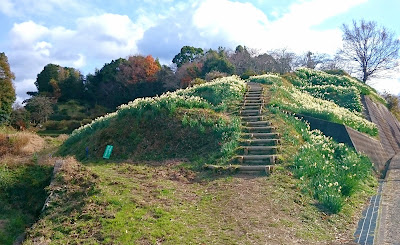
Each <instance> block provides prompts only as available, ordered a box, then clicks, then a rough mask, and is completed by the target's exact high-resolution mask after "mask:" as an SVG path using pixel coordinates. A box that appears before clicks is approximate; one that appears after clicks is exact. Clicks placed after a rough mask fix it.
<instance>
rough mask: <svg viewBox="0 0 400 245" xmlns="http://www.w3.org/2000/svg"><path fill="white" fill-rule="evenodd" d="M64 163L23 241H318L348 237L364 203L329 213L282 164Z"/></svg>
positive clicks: (123, 242) (250, 242) (216, 242)
mask: <svg viewBox="0 0 400 245" xmlns="http://www.w3.org/2000/svg"><path fill="white" fill-rule="evenodd" d="M67 162H68V164H66V165H64V167H63V169H62V172H61V173H60V175H59V176H58V178H57V183H56V185H55V186H53V187H52V188H53V190H55V191H56V195H54V198H53V199H52V201H51V202H50V204H51V205H50V206H49V208H48V209H47V210H46V211H45V213H44V214H43V216H42V217H41V219H40V220H39V222H38V223H37V224H36V225H35V226H34V227H33V228H32V229H30V230H29V231H28V234H27V241H25V243H24V244H33V243H34V241H47V242H48V243H51V244H68V243H85V244H159V243H163V244H255V243H263V244H265V243H268V244H292V243H294V242H296V243H299V244H321V243H324V242H329V241H333V240H335V237H336V236H340V237H342V238H344V239H347V241H350V240H351V239H352V234H351V231H350V232H349V230H348V227H349V226H352V225H353V224H355V220H354V215H355V213H354V210H355V209H357V208H359V207H360V205H361V204H362V202H360V201H355V200H354V199H353V197H350V199H351V201H349V202H348V203H346V205H345V206H344V208H343V210H347V211H346V213H343V212H342V213H339V214H333V215H328V216H327V215H326V214H324V213H322V212H320V210H319V209H318V207H317V205H315V202H314V200H313V199H312V198H310V197H309V196H308V195H307V194H304V193H303V192H301V181H300V180H298V179H295V178H293V177H292V176H291V173H290V172H289V171H287V170H285V169H284V168H278V169H277V170H276V172H275V173H274V174H273V175H271V176H270V177H268V178H266V177H257V178H242V177H240V176H235V175H234V176H229V175H214V174H212V173H210V172H202V171H200V172H194V171H192V170H189V169H187V168H186V167H184V166H185V165H187V163H182V162H179V161H169V162H165V163H159V164H158V165H149V164H127V163H109V164H99V163H96V164H89V163H88V164H86V165H85V166H82V165H81V164H79V163H77V162H74V161H73V160H67ZM72 173H74V174H75V177H74V178H71V177H69V176H71V174H72ZM366 195H367V194H366V193H363V194H362V195H361V197H360V196H359V197H358V198H360V199H362V198H365V197H366ZM78 196H79V197H80V198H76V197H78ZM61 204H63V205H61Z"/></svg>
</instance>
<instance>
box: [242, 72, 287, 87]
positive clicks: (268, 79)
mask: <svg viewBox="0 0 400 245" xmlns="http://www.w3.org/2000/svg"><path fill="white" fill-rule="evenodd" d="M248 80H249V82H253V83H261V84H269V85H271V84H276V85H281V84H282V77H281V76H279V75H276V74H264V75H258V76H250V77H249V79H248Z"/></svg>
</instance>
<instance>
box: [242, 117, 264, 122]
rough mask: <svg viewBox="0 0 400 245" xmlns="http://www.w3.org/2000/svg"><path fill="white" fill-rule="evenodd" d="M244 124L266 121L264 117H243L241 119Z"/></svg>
mask: <svg viewBox="0 0 400 245" xmlns="http://www.w3.org/2000/svg"><path fill="white" fill-rule="evenodd" d="M241 118H242V120H243V121H244V122H258V121H262V120H264V117H263V116H260V115H255V116H242V117H241Z"/></svg>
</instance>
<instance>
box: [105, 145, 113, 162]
mask: <svg viewBox="0 0 400 245" xmlns="http://www.w3.org/2000/svg"><path fill="white" fill-rule="evenodd" d="M113 148H114V147H113V146H112V145H107V146H106V150H105V151H104V154H103V158H104V159H110V156H111V152H112V150H113Z"/></svg>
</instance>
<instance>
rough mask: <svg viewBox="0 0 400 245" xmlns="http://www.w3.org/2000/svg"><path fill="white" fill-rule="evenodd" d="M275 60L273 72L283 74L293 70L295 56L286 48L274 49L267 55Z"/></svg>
mask: <svg viewBox="0 0 400 245" xmlns="http://www.w3.org/2000/svg"><path fill="white" fill-rule="evenodd" d="M269 54H270V55H271V56H272V57H273V58H274V59H275V66H274V72H278V73H280V74H284V73H287V72H291V71H293V69H294V61H295V58H296V54H295V53H293V52H290V51H288V50H287V49H286V48H283V49H276V50H273V51H271V52H270V53H269Z"/></svg>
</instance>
